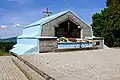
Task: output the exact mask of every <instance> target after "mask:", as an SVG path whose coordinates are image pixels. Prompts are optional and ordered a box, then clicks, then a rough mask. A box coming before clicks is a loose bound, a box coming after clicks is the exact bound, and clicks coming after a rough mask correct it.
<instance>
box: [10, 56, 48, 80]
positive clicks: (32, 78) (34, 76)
mask: <svg viewBox="0 0 120 80" xmlns="http://www.w3.org/2000/svg"><path fill="white" fill-rule="evenodd" d="M12 60H13V62H14V64H15V65H16V66H17V67H18V68H19V69H20V70H21V71H22V72H23V73H24V74H25V75H26V77H27V78H28V79H29V80H46V79H45V78H43V77H42V76H41V75H39V74H38V73H37V72H36V71H34V70H33V69H31V68H30V67H29V66H27V65H26V64H25V63H23V62H22V61H20V60H19V59H18V58H16V57H15V58H12Z"/></svg>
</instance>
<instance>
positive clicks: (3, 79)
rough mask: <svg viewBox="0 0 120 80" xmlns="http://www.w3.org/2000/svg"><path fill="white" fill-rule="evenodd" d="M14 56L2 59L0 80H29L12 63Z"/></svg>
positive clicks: (0, 59)
mask: <svg viewBox="0 0 120 80" xmlns="http://www.w3.org/2000/svg"><path fill="white" fill-rule="evenodd" d="M12 58H14V57H12V56H1V57H0V80H27V78H26V76H25V75H24V74H23V73H22V72H21V71H20V69H19V68H18V67H17V66H16V65H15V64H14V63H13V62H12Z"/></svg>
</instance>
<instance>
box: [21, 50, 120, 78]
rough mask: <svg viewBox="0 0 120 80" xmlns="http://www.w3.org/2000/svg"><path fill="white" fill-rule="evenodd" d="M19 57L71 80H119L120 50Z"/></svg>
mask: <svg viewBox="0 0 120 80" xmlns="http://www.w3.org/2000/svg"><path fill="white" fill-rule="evenodd" d="M21 57H23V58H24V59H26V60H27V61H28V62H30V63H32V64H33V65H35V64H41V66H42V64H44V65H45V66H46V67H49V70H51V71H52V70H53V69H54V70H55V71H57V72H58V73H56V74H60V73H61V74H64V75H66V76H68V77H70V78H71V80H120V49H108V50H107V49H106V50H102V49H101V50H89V51H74V52H58V53H42V54H39V55H21ZM35 66H36V67H39V65H35ZM72 78H73V79H72ZM74 78H75V79H74ZM61 80H62V79H61Z"/></svg>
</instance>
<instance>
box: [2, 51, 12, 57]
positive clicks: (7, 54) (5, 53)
mask: <svg viewBox="0 0 120 80" xmlns="http://www.w3.org/2000/svg"><path fill="white" fill-rule="evenodd" d="M10 55H11V54H10V53H8V52H4V51H2V50H0V56H10Z"/></svg>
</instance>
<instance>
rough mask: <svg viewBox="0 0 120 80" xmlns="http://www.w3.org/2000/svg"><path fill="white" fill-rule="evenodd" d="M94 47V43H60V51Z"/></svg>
mask: <svg viewBox="0 0 120 80" xmlns="http://www.w3.org/2000/svg"><path fill="white" fill-rule="evenodd" d="M87 47H92V42H58V49H67V48H87Z"/></svg>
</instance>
